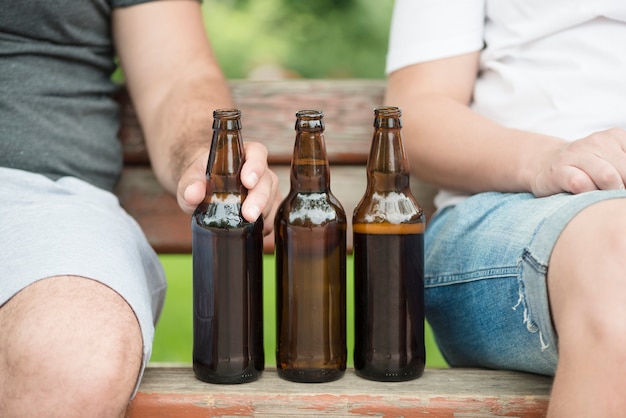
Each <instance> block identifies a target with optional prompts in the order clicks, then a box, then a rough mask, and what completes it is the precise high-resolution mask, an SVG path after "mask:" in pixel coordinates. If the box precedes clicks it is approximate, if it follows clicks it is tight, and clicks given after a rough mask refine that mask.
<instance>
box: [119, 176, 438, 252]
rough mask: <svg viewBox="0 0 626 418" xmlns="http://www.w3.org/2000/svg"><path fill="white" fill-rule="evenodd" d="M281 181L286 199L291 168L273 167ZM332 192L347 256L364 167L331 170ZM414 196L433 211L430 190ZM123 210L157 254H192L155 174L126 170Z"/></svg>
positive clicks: (186, 227) (187, 233)
mask: <svg viewBox="0 0 626 418" xmlns="http://www.w3.org/2000/svg"><path fill="white" fill-rule="evenodd" d="M271 168H272V170H274V172H276V174H277V175H278V177H279V182H280V183H279V184H280V190H281V192H282V195H283V196H286V195H287V193H288V192H289V186H290V184H289V166H286V165H277V166H271ZM330 179H331V190H332V192H333V194H335V196H336V197H337V199H339V201H340V202H341V204H342V206H343V207H344V210H345V212H346V217H347V218H348V233H347V235H348V236H347V238H348V243H347V246H348V252H351V251H352V213H353V212H354V208H355V207H356V205H357V203H358V202H359V201H360V200H361V197H362V196H363V193H364V192H365V187H366V184H367V179H366V177H365V167H364V166H352V165H337V166H331V177H330ZM414 192H415V196H416V198H417V199H418V202H419V203H420V204H421V206H422V207H423V209H424V211H425V212H426V213H427V214H431V213H432V212H433V210H434V208H433V206H432V195H431V194H430V190H429V189H424V188H421V189H420V188H416V190H415V191H414ZM116 193H117V195H118V197H119V199H120V203H121V204H122V206H123V207H124V208H125V209H126V211H128V213H130V214H131V215H132V216H133V217H134V218H135V219H136V220H137V222H139V225H140V226H141V227H142V229H143V231H144V232H145V234H146V236H147V237H148V241H150V243H151V244H152V246H153V247H154V249H155V250H156V251H157V252H158V253H189V252H191V224H190V222H191V218H190V216H189V215H187V214H185V213H183V212H182V210H181V209H180V208H179V207H178V204H177V203H176V199H175V198H174V197H173V196H172V195H170V194H169V193H167V192H166V191H165V190H164V189H163V187H161V185H160V184H159V183H158V181H157V180H156V178H155V177H154V174H153V173H152V170H151V169H150V168H149V167H144V166H127V167H126V168H124V172H123V175H122V178H121V180H120V183H119V184H118V187H117V191H116ZM272 240H273V238H272V237H271V236H270V237H267V238H266V240H265V244H264V251H265V252H266V253H273V252H274V246H273V241H272Z"/></svg>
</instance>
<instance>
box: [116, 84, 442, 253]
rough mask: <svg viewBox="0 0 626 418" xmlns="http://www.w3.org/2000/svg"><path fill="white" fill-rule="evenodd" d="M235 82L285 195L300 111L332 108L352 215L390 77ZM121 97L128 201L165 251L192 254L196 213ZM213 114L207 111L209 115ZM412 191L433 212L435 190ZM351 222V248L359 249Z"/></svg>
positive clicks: (333, 136)
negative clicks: (151, 156)
mask: <svg viewBox="0 0 626 418" xmlns="http://www.w3.org/2000/svg"><path fill="white" fill-rule="evenodd" d="M230 86H231V89H232V92H233V95H234V100H235V105H236V106H237V107H238V108H239V109H241V112H242V125H243V130H242V135H243V138H244V140H245V141H258V142H261V143H263V144H265V145H266V146H267V148H268V150H269V157H268V159H269V163H270V166H271V167H272V169H273V170H274V171H275V172H276V174H277V175H278V177H279V179H280V188H281V191H282V193H283V196H284V195H286V194H287V192H288V190H289V167H290V163H291V156H292V153H293V144H294V138H295V131H294V124H295V114H296V112H297V111H298V110H302V109H318V110H322V111H323V112H324V121H325V126H326V131H325V139H326V148H327V152H328V158H329V162H330V168H331V190H332V191H333V193H334V194H335V195H336V197H337V198H338V199H339V201H340V202H341V203H342V205H343V206H344V209H345V211H346V215H347V217H348V219H349V220H350V219H351V218H352V212H353V210H354V208H355V206H356V204H357V203H358V202H359V200H360V199H361V197H362V195H363V192H364V191H365V185H366V182H367V180H366V177H365V164H366V162H367V157H368V154H369V149H370V143H371V140H372V134H373V126H372V123H373V116H374V114H373V109H374V107H376V106H379V105H382V104H385V103H383V95H384V90H385V81H384V80H355V79H342V80H280V81H246V80H241V81H231V82H230ZM118 99H119V101H120V103H121V111H122V126H121V128H120V139H121V141H122V143H123V149H124V171H123V174H122V178H121V180H120V183H119V185H118V188H117V194H118V196H119V198H120V202H121V204H122V206H124V207H125V208H126V210H127V211H128V212H129V213H130V214H131V215H133V216H134V217H135V219H137V221H138V222H139V224H140V225H141V226H142V228H143V229H144V231H145V232H146V235H147V237H148V239H149V241H150V243H151V244H152V245H153V247H154V248H155V249H156V251H157V252H159V253H189V252H191V229H190V217H189V215H186V214H184V213H183V212H182V211H181V210H180V209H179V208H178V205H177V204H176V200H175V199H174V197H172V196H170V195H169V194H167V193H166V192H165V191H164V190H163V188H162V187H161V186H160V185H159V184H158V183H157V181H156V179H155V178H154V176H153V175H152V172H151V170H150V166H149V160H148V156H147V152H146V149H145V144H144V141H143V135H142V133H141V127H140V125H139V123H138V121H137V118H136V115H135V112H134V110H133V107H132V103H131V102H130V100H129V98H128V95H127V93H126V91H125V90H123V89H122V90H121V91H120V94H119V95H118ZM212 111H213V109H207V117H210V115H211V112H212ZM404 139H405V141H407V140H409V139H408V138H406V137H405V138H404ZM210 140H211V139H210V138H207V141H210ZM411 188H412V189H413V192H414V193H415V196H416V198H417V200H418V202H419V203H420V205H421V206H422V207H423V209H424V210H425V212H426V214H427V216H428V215H430V214H431V213H432V212H433V204H432V196H433V193H434V189H433V188H431V187H429V186H427V185H424V184H421V183H419V182H417V181H416V180H415V179H413V180H412V187H411ZM350 224H351V222H349V230H348V251H350V250H351V248H352V232H351V228H350ZM265 251H266V252H268V253H271V252H273V247H272V245H271V241H270V240H266V245H265Z"/></svg>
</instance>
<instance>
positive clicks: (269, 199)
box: [176, 142, 282, 235]
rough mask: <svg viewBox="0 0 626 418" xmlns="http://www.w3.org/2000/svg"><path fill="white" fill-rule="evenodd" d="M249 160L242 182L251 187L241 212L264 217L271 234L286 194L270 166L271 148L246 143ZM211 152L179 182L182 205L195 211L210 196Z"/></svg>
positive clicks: (252, 217)
mask: <svg viewBox="0 0 626 418" xmlns="http://www.w3.org/2000/svg"><path fill="white" fill-rule="evenodd" d="M244 149H245V155H246V161H245V163H244V165H243V167H242V168H241V182H242V184H243V186H244V187H245V188H246V189H248V196H247V197H246V199H245V200H244V202H243V204H242V207H241V213H242V215H243V217H244V218H246V220H248V221H250V222H254V221H256V220H257V219H258V218H259V216H263V218H264V222H263V231H264V233H265V234H266V235H267V234H269V233H270V232H271V231H272V229H273V224H274V215H275V213H276V209H277V208H278V205H279V204H280V202H281V200H282V197H281V193H280V190H279V186H278V177H277V176H276V174H275V173H274V172H273V171H271V170H270V169H269V167H268V165H267V155H268V153H267V148H266V147H265V146H264V145H263V144H260V143H258V142H250V143H245V144H244ZM207 160H208V151H207V152H205V153H201V154H199V155H198V156H197V157H196V159H195V161H194V162H193V163H192V165H191V166H190V167H189V168H188V169H187V170H185V172H184V173H183V174H182V176H181V179H180V181H179V182H178V189H177V193H176V198H177V201H178V205H179V206H180V208H181V209H182V210H183V211H184V212H185V213H188V214H192V213H193V211H194V210H195V209H196V207H197V206H198V205H199V204H200V203H201V202H202V200H203V199H204V197H205V195H206V163H207Z"/></svg>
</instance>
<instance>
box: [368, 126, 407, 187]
mask: <svg viewBox="0 0 626 418" xmlns="http://www.w3.org/2000/svg"><path fill="white" fill-rule="evenodd" d="M381 122H382V123H380V125H379V126H378V127H376V128H375V130H374V137H373V138H372V147H371V150H370V155H369V158H368V161H367V172H368V187H371V188H372V189H374V190H379V191H382V190H397V191H400V190H404V189H406V188H408V187H409V179H410V171H409V163H408V158H407V155H406V151H405V149H404V145H403V143H402V135H401V130H400V122H399V119H394V118H388V119H384V120H382V121H381Z"/></svg>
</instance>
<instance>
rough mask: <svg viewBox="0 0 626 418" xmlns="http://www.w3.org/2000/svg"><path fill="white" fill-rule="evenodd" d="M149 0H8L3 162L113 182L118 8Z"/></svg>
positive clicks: (0, 78) (0, 68) (2, 5)
mask: <svg viewBox="0 0 626 418" xmlns="http://www.w3.org/2000/svg"><path fill="white" fill-rule="evenodd" d="M146 1H150V0H80V1H77V0H19V1H11V2H9V0H0V166H5V167H11V168H18V169H23V170H27V171H33V172H38V173H41V174H44V175H46V176H48V177H50V178H53V179H57V178H59V177H63V176H74V177H78V178H80V179H83V180H86V181H88V182H90V183H92V184H94V185H96V186H98V187H102V188H104V189H108V190H112V189H113V187H114V186H115V183H116V181H117V179H118V176H119V173H120V170H121V166H122V154H121V147H120V143H119V140H118V137H117V134H118V107H117V104H116V102H115V100H114V99H113V98H112V94H113V93H114V92H115V89H116V87H115V85H114V83H112V82H111V74H112V72H113V71H114V69H115V61H114V58H115V51H114V45H113V39H112V33H111V12H112V9H113V8H114V7H121V6H130V5H133V4H137V3H144V2H146ZM9 3H10V4H9Z"/></svg>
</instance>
